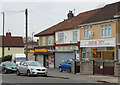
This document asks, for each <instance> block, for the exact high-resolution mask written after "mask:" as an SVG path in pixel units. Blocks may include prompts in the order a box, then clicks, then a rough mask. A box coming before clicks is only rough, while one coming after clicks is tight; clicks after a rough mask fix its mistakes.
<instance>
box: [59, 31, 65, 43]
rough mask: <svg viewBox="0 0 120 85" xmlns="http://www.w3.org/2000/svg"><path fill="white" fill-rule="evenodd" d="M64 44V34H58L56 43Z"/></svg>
mask: <svg viewBox="0 0 120 85" xmlns="http://www.w3.org/2000/svg"><path fill="white" fill-rule="evenodd" d="M61 42H64V33H58V43H61Z"/></svg>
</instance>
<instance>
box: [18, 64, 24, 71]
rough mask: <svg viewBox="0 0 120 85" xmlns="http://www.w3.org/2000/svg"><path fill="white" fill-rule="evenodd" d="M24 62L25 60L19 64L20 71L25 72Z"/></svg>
mask: <svg viewBox="0 0 120 85" xmlns="http://www.w3.org/2000/svg"><path fill="white" fill-rule="evenodd" d="M23 64H24V62H21V63H20V65H19V66H18V68H19V71H20V73H23Z"/></svg>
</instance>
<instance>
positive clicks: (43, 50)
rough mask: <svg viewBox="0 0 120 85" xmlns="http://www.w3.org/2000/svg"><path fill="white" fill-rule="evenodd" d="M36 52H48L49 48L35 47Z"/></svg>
mask: <svg viewBox="0 0 120 85" xmlns="http://www.w3.org/2000/svg"><path fill="white" fill-rule="evenodd" d="M35 52H47V49H35Z"/></svg>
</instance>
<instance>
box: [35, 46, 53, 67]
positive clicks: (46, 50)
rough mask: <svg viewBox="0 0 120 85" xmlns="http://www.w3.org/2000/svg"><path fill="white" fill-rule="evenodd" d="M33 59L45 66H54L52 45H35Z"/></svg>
mask: <svg viewBox="0 0 120 85" xmlns="http://www.w3.org/2000/svg"><path fill="white" fill-rule="evenodd" d="M34 51H35V52H34V55H35V60H36V61H38V62H39V63H41V65H43V66H45V67H47V68H54V62H55V61H54V58H55V57H54V47H35V48H34Z"/></svg>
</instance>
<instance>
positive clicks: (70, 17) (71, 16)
mask: <svg viewBox="0 0 120 85" xmlns="http://www.w3.org/2000/svg"><path fill="white" fill-rule="evenodd" d="M67 16H68V19H72V18H73V17H74V14H73V13H72V11H71V10H69V13H68V14H67Z"/></svg>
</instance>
